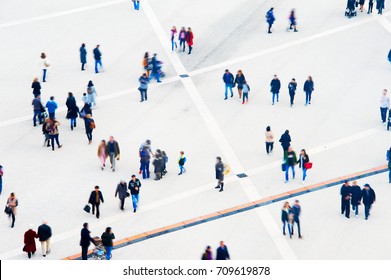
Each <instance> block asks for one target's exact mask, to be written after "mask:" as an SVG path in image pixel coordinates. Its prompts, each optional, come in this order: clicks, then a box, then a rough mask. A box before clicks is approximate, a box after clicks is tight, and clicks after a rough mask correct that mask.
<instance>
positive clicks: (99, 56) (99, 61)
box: [93, 45, 103, 73]
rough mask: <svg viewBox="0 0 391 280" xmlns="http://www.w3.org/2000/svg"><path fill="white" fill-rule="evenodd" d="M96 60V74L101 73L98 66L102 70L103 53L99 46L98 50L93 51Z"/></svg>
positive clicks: (97, 46)
mask: <svg viewBox="0 0 391 280" xmlns="http://www.w3.org/2000/svg"><path fill="white" fill-rule="evenodd" d="M93 53H94V59H95V73H99V69H98V65H99V66H100V68H102V67H103V66H102V53H101V52H100V50H99V45H96V48H95V49H94V50H93Z"/></svg>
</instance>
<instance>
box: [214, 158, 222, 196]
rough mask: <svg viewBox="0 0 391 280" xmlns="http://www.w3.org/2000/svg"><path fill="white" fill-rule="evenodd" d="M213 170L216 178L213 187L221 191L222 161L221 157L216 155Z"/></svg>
mask: <svg viewBox="0 0 391 280" xmlns="http://www.w3.org/2000/svg"><path fill="white" fill-rule="evenodd" d="M215 171H216V179H217V186H216V187H215V189H220V190H219V191H220V192H222V191H223V190H224V163H223V162H222V161H221V157H216V165H215Z"/></svg>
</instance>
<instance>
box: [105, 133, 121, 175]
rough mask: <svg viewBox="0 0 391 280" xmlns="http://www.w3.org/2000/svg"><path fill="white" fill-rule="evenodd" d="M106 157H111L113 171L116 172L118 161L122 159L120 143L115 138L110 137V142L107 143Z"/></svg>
mask: <svg viewBox="0 0 391 280" xmlns="http://www.w3.org/2000/svg"><path fill="white" fill-rule="evenodd" d="M106 155H109V157H110V164H111V169H112V170H113V172H114V171H115V167H116V161H117V160H119V159H120V150H119V145H118V142H117V141H115V140H114V137H113V136H110V139H109V142H107V146H106Z"/></svg>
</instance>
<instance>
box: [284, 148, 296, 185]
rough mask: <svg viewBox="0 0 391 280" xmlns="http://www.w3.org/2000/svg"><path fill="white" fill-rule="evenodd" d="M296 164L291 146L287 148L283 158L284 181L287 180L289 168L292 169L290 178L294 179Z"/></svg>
mask: <svg viewBox="0 0 391 280" xmlns="http://www.w3.org/2000/svg"><path fill="white" fill-rule="evenodd" d="M296 164H297V156H296V153H295V151H293V149H292V147H289V148H288V152H287V154H286V160H285V167H286V168H285V183H288V182H289V169H292V180H295V165H296Z"/></svg>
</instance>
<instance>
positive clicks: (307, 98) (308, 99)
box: [305, 91, 312, 105]
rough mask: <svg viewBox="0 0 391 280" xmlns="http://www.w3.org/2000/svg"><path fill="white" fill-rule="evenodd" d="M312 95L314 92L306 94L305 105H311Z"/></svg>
mask: <svg viewBox="0 0 391 280" xmlns="http://www.w3.org/2000/svg"><path fill="white" fill-rule="evenodd" d="M311 94H312V91H306V92H305V105H307V104H311Z"/></svg>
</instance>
